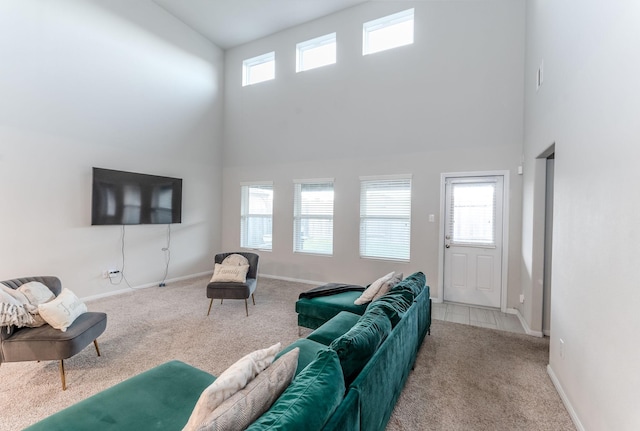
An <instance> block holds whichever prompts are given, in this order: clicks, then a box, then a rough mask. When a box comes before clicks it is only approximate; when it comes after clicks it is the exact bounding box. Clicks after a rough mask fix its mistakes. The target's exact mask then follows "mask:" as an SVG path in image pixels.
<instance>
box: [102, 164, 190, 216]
mask: <svg viewBox="0 0 640 431" xmlns="http://www.w3.org/2000/svg"><path fill="white" fill-rule="evenodd" d="M181 222H182V179H181V178H170V177H160V176H156V175H146V174H138V173H134V172H124V171H114V170H111V169H103V168H95V167H94V168H93V190H92V194H91V224H92V225H129V224H171V223H181Z"/></svg>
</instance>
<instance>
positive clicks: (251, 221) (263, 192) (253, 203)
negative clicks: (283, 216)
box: [240, 183, 273, 250]
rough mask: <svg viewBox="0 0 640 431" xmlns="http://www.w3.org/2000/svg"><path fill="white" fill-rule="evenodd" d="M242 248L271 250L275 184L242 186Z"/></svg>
mask: <svg viewBox="0 0 640 431" xmlns="http://www.w3.org/2000/svg"><path fill="white" fill-rule="evenodd" d="M241 194H242V196H241V209H240V246H241V247H245V248H257V249H261V250H271V235H272V229H273V183H261V184H242V186H241Z"/></svg>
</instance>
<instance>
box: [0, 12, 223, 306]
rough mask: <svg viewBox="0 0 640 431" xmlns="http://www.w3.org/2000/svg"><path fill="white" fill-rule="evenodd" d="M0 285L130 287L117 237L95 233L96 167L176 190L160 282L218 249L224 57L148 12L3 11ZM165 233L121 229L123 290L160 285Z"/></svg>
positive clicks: (190, 270)
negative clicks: (115, 275) (38, 278)
mask: <svg viewBox="0 0 640 431" xmlns="http://www.w3.org/2000/svg"><path fill="white" fill-rule="evenodd" d="M0 64H1V66H0V95H1V96H0V202H1V203H2V211H0V279H1V280H4V279H8V278H13V277H20V276H28V275H45V274H51V275H57V276H59V277H60V278H61V279H62V282H63V286H66V287H69V288H70V289H72V290H74V291H75V292H76V293H77V294H78V295H79V296H82V297H87V296H93V295H100V294H105V293H109V292H113V291H115V290H119V289H123V288H125V284H124V283H122V284H121V285H119V286H112V285H110V284H109V282H108V280H104V279H103V278H102V277H101V272H102V270H103V269H107V268H117V269H120V268H121V259H122V256H121V243H120V237H121V228H120V227H117V226H94V227H92V226H91V225H90V224H91V219H90V212H91V208H90V207H91V168H92V166H98V167H105V168H111V169H119V170H127V171H134V172H142V173H148V174H156V175H165V176H174V177H180V178H183V223H182V224H179V225H172V234H171V263H170V267H169V274H168V278H169V279H171V278H178V277H182V276H187V275H190V274H194V273H198V272H204V271H209V270H211V256H212V254H213V252H214V250H217V249H219V244H220V197H221V178H222V176H221V169H220V154H221V143H222V90H223V89H222V82H223V71H222V65H223V53H222V51H221V50H219V49H218V48H217V47H215V46H214V45H212V44H211V43H209V42H207V41H206V40H205V39H204V38H202V37H201V36H199V35H198V34H196V33H195V32H194V31H192V30H190V29H188V28H187V27H186V26H185V25H184V24H182V23H181V22H179V21H178V20H176V19H175V18H173V17H172V16H170V15H168V14H167V13H166V12H165V11H164V10H163V9H161V8H159V7H158V6H157V5H155V4H154V3H153V2H151V1H137V2H129V1H124V0H122V1H109V2H105V1H83V0H58V1H55V2H43V1H36V0H21V1H5V0H2V1H0ZM166 230H167V227H166V225H162V226H129V227H127V228H126V243H125V254H126V261H125V275H126V276H127V279H128V281H129V283H130V284H131V285H132V286H139V285H147V284H151V283H157V282H158V281H160V280H161V279H162V277H163V275H164V270H165V254H164V252H163V251H162V250H161V248H162V247H165V246H166V240H167V239H166V238H167V237H166Z"/></svg>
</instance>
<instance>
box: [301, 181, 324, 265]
mask: <svg viewBox="0 0 640 431" xmlns="http://www.w3.org/2000/svg"><path fill="white" fill-rule="evenodd" d="M294 191H295V195H294V199H293V202H294V203H293V207H294V210H293V251H294V252H299V253H316V254H333V180H332V179H329V180H309V181H300V180H295V184H294Z"/></svg>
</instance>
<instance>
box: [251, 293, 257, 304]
mask: <svg viewBox="0 0 640 431" xmlns="http://www.w3.org/2000/svg"><path fill="white" fill-rule="evenodd" d="M251 300H252V301H253V305H256V297H255V296H253V293H252V294H251Z"/></svg>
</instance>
